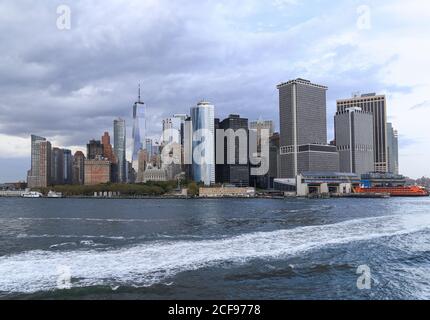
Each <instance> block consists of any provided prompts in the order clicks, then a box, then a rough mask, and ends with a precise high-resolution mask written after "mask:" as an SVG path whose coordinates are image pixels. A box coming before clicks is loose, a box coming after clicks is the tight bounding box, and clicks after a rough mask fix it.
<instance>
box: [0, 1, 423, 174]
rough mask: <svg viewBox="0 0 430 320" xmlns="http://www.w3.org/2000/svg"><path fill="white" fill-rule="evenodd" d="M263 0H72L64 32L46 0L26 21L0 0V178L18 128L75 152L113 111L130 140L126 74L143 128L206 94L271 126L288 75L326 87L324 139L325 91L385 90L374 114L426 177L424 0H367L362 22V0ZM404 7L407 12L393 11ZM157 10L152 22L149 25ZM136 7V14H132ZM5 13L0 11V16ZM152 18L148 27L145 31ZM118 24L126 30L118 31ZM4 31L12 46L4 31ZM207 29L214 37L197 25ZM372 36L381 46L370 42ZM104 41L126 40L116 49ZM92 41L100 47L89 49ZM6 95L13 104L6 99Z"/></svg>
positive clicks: (23, 142)
mask: <svg viewBox="0 0 430 320" xmlns="http://www.w3.org/2000/svg"><path fill="white" fill-rule="evenodd" d="M182 3H183V2H182ZM274 3H275V2H273V3H271V4H267V5H262V4H260V3H257V2H256V1H248V2H247V3H246V5H245V4H244V2H241V3H240V4H236V5H233V4H229V3H227V2H221V4H208V3H203V4H199V5H196V6H195V11H194V10H193V11H191V12H190V11H187V12H185V11H184V10H182V9H181V4H174V5H171V8H169V9H168V10H166V8H167V7H166V6H167V2H165V1H158V2H152V1H149V2H148V3H146V4H136V5H135V7H133V6H131V7H130V8H129V7H125V8H123V10H124V12H123V13H120V14H119V15H118V16H117V17H115V18H114V15H113V13H114V12H115V10H116V9H117V7H116V6H114V5H112V4H108V5H106V6H105V7H104V11H103V12H102V14H100V15H98V16H93V15H92V14H91V13H92V12H93V11H94V10H97V7H94V6H93V5H91V4H87V3H84V2H81V1H77V2H76V3H74V4H73V5H72V6H71V12H72V19H73V20H72V21H73V23H72V28H71V30H66V31H60V30H58V29H57V27H56V26H55V21H56V17H57V14H56V11H55V9H56V4H57V3H56V2H55V1H51V2H47V4H45V3H44V4H40V5H38V6H36V7H35V8H34V14H35V16H34V17H33V19H31V21H32V22H31V23H32V24H33V27H32V28H28V26H22V24H20V23H19V21H20V20H19V19H18V13H22V12H25V10H23V9H22V7H21V6H23V5H24V4H18V3H8V4H2V5H1V6H2V7H1V8H2V11H4V12H6V13H8V16H9V17H10V20H9V21H8V24H7V27H8V32H7V33H3V34H4V37H5V39H4V43H5V45H4V49H5V54H4V55H3V57H2V58H1V59H2V60H1V62H2V63H0V65H1V68H0V70H1V72H2V74H3V75H4V77H3V81H2V82H1V83H0V95H1V97H2V101H1V103H0V110H1V117H0V149H1V150H2V154H1V156H0V167H2V169H0V181H2V182H9V181H15V180H25V172H26V170H27V169H28V168H29V167H30V160H29V150H30V142H29V141H28V140H29V139H28V136H29V135H30V134H31V133H36V134H38V135H41V136H44V137H49V139H50V141H51V142H52V145H54V146H59V147H60V146H61V148H64V149H70V150H72V151H73V152H75V151H76V150H83V149H84V148H83V144H84V143H85V142H86V141H88V138H91V137H98V136H99V135H100V133H103V132H104V131H106V129H107V128H111V122H112V119H113V118H117V117H122V118H125V119H126V120H127V134H128V135H127V142H128V143H129V144H130V142H131V136H130V133H131V132H132V130H131V125H132V123H131V120H130V106H131V105H132V103H133V100H135V99H133V97H135V95H136V94H135V91H136V89H135V88H136V84H137V83H138V82H141V81H142V80H143V85H144V88H145V97H147V98H145V102H146V103H147V104H148V107H149V108H150V109H151V115H150V119H148V122H149V123H151V124H154V125H153V126H152V128H151V130H152V132H150V133H149V137H153V136H156V132H157V133H158V132H159V131H161V129H160V128H161V120H162V119H163V118H166V117H171V116H172V115H173V114H175V113H178V112H182V111H186V110H188V108H189V107H190V106H191V105H193V104H194V103H195V101H198V100H199V99H202V98H207V99H209V100H210V101H212V102H213V103H214V104H215V105H216V107H217V117H220V118H226V117H227V116H228V114H230V113H231V112H230V110H234V113H238V114H240V115H241V116H244V117H246V118H248V119H250V120H254V119H255V120H256V119H259V118H260V117H263V118H264V119H270V120H273V121H274V123H275V126H276V130H277V131H278V130H279V125H278V124H279V120H278V116H277V111H278V110H277V109H278V107H277V106H278V102H277V92H276V90H275V89H274V86H275V85H277V84H279V83H281V82H282V81H286V80H288V79H294V78H296V77H303V78H306V79H311V80H312V81H313V82H316V83H322V84H324V85H327V86H328V88H329V90H328V92H327V94H328V101H327V107H328V112H327V123H328V128H329V140H330V139H331V138H333V137H334V134H333V125H332V123H333V116H334V113H335V111H336V100H337V99H346V98H349V97H351V94H352V93H353V92H355V91H361V92H362V93H366V92H377V93H378V94H385V95H386V96H387V101H388V105H387V112H388V119H387V120H388V121H389V122H392V123H394V126H395V128H396V129H398V131H399V133H400V137H399V141H400V150H399V153H400V163H401V172H402V173H404V174H405V175H407V176H410V177H420V176H422V175H427V176H429V175H430V172H428V170H429V169H427V167H425V164H426V163H428V161H430V154H429V151H428V150H430V148H429V141H428V139H426V124H425V118H426V117H425V115H426V112H428V110H429V109H428V108H429V102H428V101H429V98H428V96H427V92H429V87H430V85H429V82H428V80H427V77H426V75H425V72H424V70H423V69H424V68H422V63H423V62H424V61H426V60H425V57H426V56H428V53H429V47H428V45H427V42H426V41H422V39H423V38H424V37H425V32H424V30H422V29H425V28H421V25H422V24H423V23H428V22H427V21H425V20H424V17H425V14H424V12H425V10H424V9H423V6H426V5H427V6H428V4H425V5H421V6H413V5H410V4H406V3H405V4H403V3H402V2H399V1H397V2H396V1H395V2H391V1H390V2H388V1H381V2H380V3H379V4H377V5H372V6H370V5H369V9H370V11H369V13H370V17H371V24H370V26H366V25H361V27H360V24H359V23H358V22H359V21H360V20H359V18H360V14H359V13H358V12H357V9H358V8H359V7H360V6H361V5H362V4H361V3H357V2H356V1H345V2H344V3H342V4H340V5H338V8H335V7H334V5H333V4H331V3H327V4H326V5H327V8H321V6H318V4H317V3H316V2H314V1H308V2H307V3H308V4H310V6H304V5H303V2H301V1H276V5H275V4H274ZM312 4H314V6H312ZM238 8H241V11H240V12H238ZM317 9H318V10H321V14H318V13H317V11H318V10H317ZM202 11H203V12H208V13H209V12H210V14H208V15H206V16H205V19H207V20H208V23H207V24H206V25H205V28H203V29H202V30H200V26H201V24H199V23H198V22H199V21H200V19H201V18H200V17H199V15H198V14H197V12H199V13H200V12H202ZM148 12H150V13H151V15H152V16H153V17H150V16H149V13H148ZM228 12H234V13H235V15H234V16H233V15H231V14H229V13H228ZM338 12H342V13H343V14H342V15H337V19H335V20H337V21H336V22H334V21H333V19H330V17H332V16H333V15H335V14H336V13H338ZM404 12H406V13H408V14H411V15H414V17H415V19H414V20H413V21H410V20H408V21H405V20H403V19H402V18H401V14H403V13H404ZM387 13H389V15H387ZM36 15H37V18H36ZM24 16H25V14H24ZM386 16H390V21H388V20H387V18H386ZM123 17H128V18H129V21H128V22H127V23H126V24H124V25H123V27H121V28H120V29H119V31H118V32H117V33H116V32H112V30H113V29H114V28H115V26H117V27H119V25H120V24H121V23H122V22H123V20H122V18H123ZM269 17H271V19H269ZM99 19H104V20H106V21H108V23H109V24H106V23H103V21H102V20H99ZM157 19H161V20H160V21H161V23H158V24H156V23H155V21H156V20H157ZM184 19H188V20H189V21H190V22H191V25H190V28H189V29H185V28H183V27H182V24H181V21H183V20H184ZM141 20H145V21H147V22H146V23H145V24H143V25H139V24H138V23H136V22H137V21H141ZM14 21H15V22H16V23H14ZM170 22H173V25H174V26H176V29H175V30H174V28H172V24H171V23H170ZM271 24H273V25H271ZM384 24H385V26H384ZM196 25H198V26H199V29H198V28H197V27H196ZM5 26H6V25H5V24H2V23H0V28H5ZM109 26H111V27H109ZM155 26H157V28H159V29H157V30H159V31H160V32H159V38H157V39H152V38H151V36H150V35H151V33H152V32H153V31H154V30H155V29H154V28H155ZM315 26H320V28H319V33H318V34H317V35H314V34H313V31H312V30H314V28H315ZM131 28H133V30H134V32H129V31H130V30H132V29H131ZM389 28H391V29H392V31H390V30H389ZM399 29H402V31H401V32H399ZM91 30H93V32H91ZM339 30H342V31H341V32H340V31H339ZM33 31H39V32H40V33H41V34H42V33H43V34H49V35H51V36H52V39H51V40H52V41H53V43H54V44H59V48H60V47H61V48H63V47H68V48H69V49H68V50H65V52H64V56H66V57H67V59H64V58H61V57H57V56H56V57H55V58H54V59H52V57H51V56H50V52H52V47H51V46H50V44H49V43H46V42H44V41H40V40H43V39H40V38H39V37H38V36H37V35H36V36H34V34H37V32H35V33H34V34H33ZM16 33H19V34H20V37H19V39H21V40H20V42H22V43H26V45H25V47H24V46H21V45H20V44H19V43H17V42H16V41H15V40H14V39H15V38H16V37H15V35H16ZM212 33H214V37H211V38H210V37H207V35H209V34H212ZM126 34H127V36H126ZM226 34H229V36H226ZM104 36H106V37H105V38H104ZM32 37H33V38H34V39H32ZM172 38H173V39H177V40H178V41H177V44H172V45H173V46H174V47H172V48H170V47H168V46H167V45H168V44H171V42H167V40H168V39H169V40H170V39H172ZM303 38H305V39H307V40H306V41H304V40H302V39H303ZM26 39H27V40H28V41H26ZM149 39H150V40H151V41H149V45H147V44H148V40H149ZM208 39H211V40H208ZM233 39H234V41H233ZM238 39H239V40H238ZM211 41H212V43H211ZM308 41H314V43H315V46H313V48H307V46H306V43H307V42H308ZM381 41H383V43H384V44H385V47H386V48H390V50H383V52H381V50H378V48H379V47H380V46H381ZM72 43H73V45H70V44H72ZM129 43H133V46H132V45H128V44H129ZM116 44H121V45H122V44H127V45H125V48H124V49H119V47H120V46H119V47H118V46H116ZM382 46H383V47H384V45H382ZM102 47H103V48H105V47H106V48H107V50H103V51H100V50H99V48H102ZM29 48H31V51H30V50H29ZM158 48H160V49H158ZM166 48H168V50H167V49H166ZM217 48H218V49H217ZM412 48H413V49H412ZM8 50H11V51H10V52H8ZM59 50H60V49H59ZM160 50H161V51H160ZM170 51H172V52H175V55H171V54H169V52H170ZM247 52H249V54H245V53H247ZM261 52H264V53H263V54H262V53H261ZM93 53H94V54H93ZM187 53H188V54H187ZM5 59H6V60H5ZM7 59H9V60H7ZM219 59H221V60H222V61H223V62H224V65H223V64H220V63H218V62H219V61H220V60H219ZM91 63H94V65H91ZM6 66H7V68H6ZM70 66H73V68H70ZM91 66H92V67H91ZM94 66H96V68H94ZM20 70H21V71H20ZM96 70H97V72H96ZM227 70H228V71H227ZM35 80H36V81H35ZM29 101H30V102H29ZM18 105H19V109H20V112H19V113H18V112H16V111H15V110H16V109H17V106H18ZM35 110H36V111H37V112H34V111H35ZM47 124H49V125H47ZM127 149H128V150H130V148H129V146H128V147H127ZM127 158H128V159H130V157H129V156H127Z"/></svg>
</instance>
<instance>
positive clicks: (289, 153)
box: [277, 79, 339, 178]
mask: <svg viewBox="0 0 430 320" xmlns="http://www.w3.org/2000/svg"><path fill="white" fill-rule="evenodd" d="M277 88H278V90H279V113H280V114H279V115H280V146H281V147H280V154H281V158H280V160H281V165H280V173H279V176H280V177H281V178H295V177H296V176H297V175H298V174H299V173H301V172H305V171H338V170H339V154H338V153H337V150H336V147H335V146H329V145H327V116H326V91H327V87H325V86H321V85H318V84H313V83H311V82H310V81H308V80H304V79H296V80H291V81H288V82H286V83H282V84H280V85H278V87H277Z"/></svg>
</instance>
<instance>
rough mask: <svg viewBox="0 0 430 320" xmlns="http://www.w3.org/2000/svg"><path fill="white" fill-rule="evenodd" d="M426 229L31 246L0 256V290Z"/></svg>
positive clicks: (147, 278)
mask: <svg viewBox="0 0 430 320" xmlns="http://www.w3.org/2000/svg"><path fill="white" fill-rule="evenodd" d="M429 228H430V216H429V215H428V214H421V213H419V214H417V213H416V214H408V215H399V216H385V217H377V218H367V219H357V220H351V221H346V222H342V223H338V224H332V225H321V226H309V227H299V228H296V229H289V230H279V231H274V232H266V233H251V234H243V235H239V236H236V237H232V238H225V239H217V240H199V241H182V240H181V241H172V240H165V241H157V242H152V243H145V244H138V245H134V246H132V247H124V248H121V249H109V250H97V249H83V250H77V251H76V250H74V251H40V250H39V251H29V252H25V253H21V254H16V255H10V256H3V257H0V292H2V293H3V294H6V295H7V294H11V293H34V292H39V291H48V290H55V289H56V287H57V280H58V278H59V276H61V275H60V274H59V273H58V272H59V271H58V270H59V269H60V270H61V269H62V268H63V269H64V267H66V268H68V270H70V274H71V276H72V283H73V286H74V287H87V286H99V285H101V286H104V285H109V286H112V285H129V286H135V287H144V286H151V285H153V284H156V283H160V282H162V281H163V280H166V279H168V278H169V277H172V276H174V275H175V274H177V273H179V272H182V271H188V270H197V269H200V268H204V267H208V266H215V265H217V264H220V263H223V262H237V263H246V262H248V261H250V260H252V259H282V258H285V257H289V256H295V255H297V254H300V253H304V252H306V251H310V250H318V249H322V248H326V247H329V246H336V245H342V244H346V243H350V242H356V241H365V240H371V239H375V238H382V237H393V236H396V235H403V234H412V233H415V232H419V231H422V230H425V229H429Z"/></svg>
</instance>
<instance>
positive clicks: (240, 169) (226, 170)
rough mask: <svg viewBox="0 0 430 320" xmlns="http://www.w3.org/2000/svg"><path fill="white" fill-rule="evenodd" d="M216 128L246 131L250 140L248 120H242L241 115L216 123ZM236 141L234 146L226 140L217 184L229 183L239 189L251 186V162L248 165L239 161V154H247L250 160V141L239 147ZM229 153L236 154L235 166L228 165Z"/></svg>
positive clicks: (217, 170)
mask: <svg viewBox="0 0 430 320" xmlns="http://www.w3.org/2000/svg"><path fill="white" fill-rule="evenodd" d="M215 127H216V129H222V130H224V131H226V130H229V129H232V130H233V131H234V132H237V131H238V130H240V129H242V130H245V132H246V137H247V140H248V136H249V135H248V119H245V118H241V117H240V116H239V115H233V114H231V115H229V117H228V118H226V119H224V120H223V121H221V122H217V121H215ZM226 140H227V141H226ZM236 140H237V139H235V141H234V144H231V143H230V141H228V139H226V138H225V139H224V159H223V164H219V163H217V164H216V170H215V171H216V182H217V183H228V184H232V185H235V186H238V187H247V186H249V162H248V161H247V162H248V163H246V164H241V163H240V161H239V157H240V156H239V153H242V154H246V156H247V158H248V141H246V142H245V143H242V145H238V144H237V143H236ZM221 143H222V142H221V141H217V140H216V144H217V145H220V144H221ZM229 143H230V144H229ZM228 151H230V152H234V155H235V163H234V164H229V163H228ZM247 160H248V159H247Z"/></svg>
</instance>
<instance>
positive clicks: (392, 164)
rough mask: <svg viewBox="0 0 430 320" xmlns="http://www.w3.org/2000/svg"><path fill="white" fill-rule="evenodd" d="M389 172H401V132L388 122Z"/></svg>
mask: <svg viewBox="0 0 430 320" xmlns="http://www.w3.org/2000/svg"><path fill="white" fill-rule="evenodd" d="M387 146H388V172H390V173H394V174H399V133H398V132H397V130H394V128H393V124H392V123H387Z"/></svg>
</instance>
